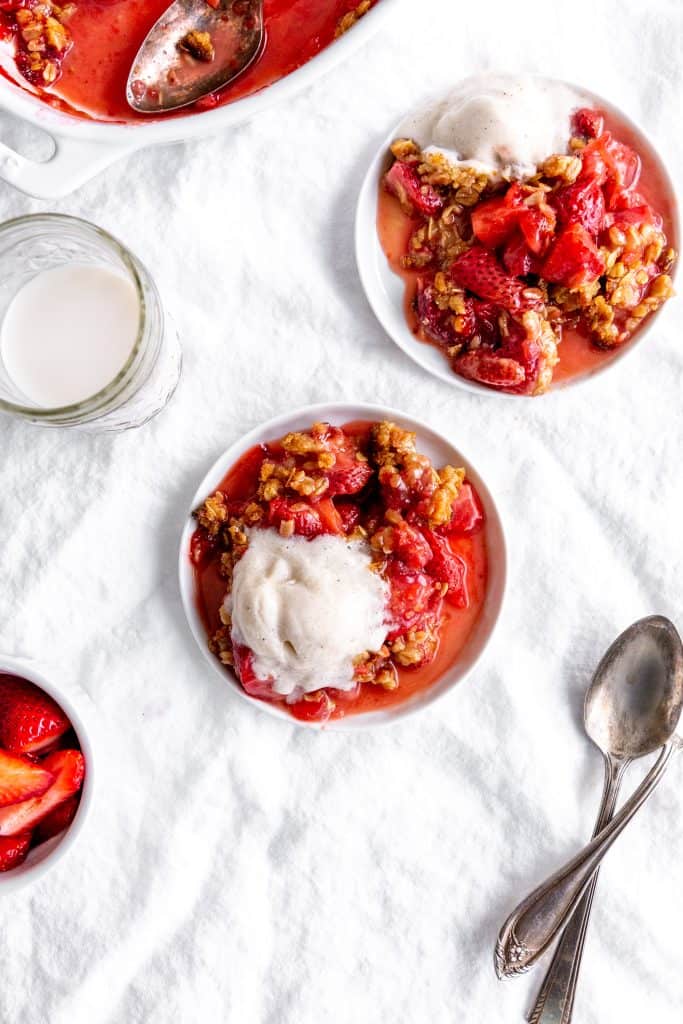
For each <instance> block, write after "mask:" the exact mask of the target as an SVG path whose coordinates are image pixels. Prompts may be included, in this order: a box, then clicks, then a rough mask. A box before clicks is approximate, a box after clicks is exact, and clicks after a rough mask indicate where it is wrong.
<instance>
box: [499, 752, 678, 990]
mask: <svg viewBox="0 0 683 1024" xmlns="http://www.w3.org/2000/svg"><path fill="white" fill-rule="evenodd" d="M677 747H678V744H677V742H676V740H675V739H674V740H671V741H669V742H668V743H667V744H665V746H664V747H663V748H662V752H661V754H660V755H659V758H658V759H657V762H656V764H655V765H654V766H653V767H652V768H651V769H650V771H649V772H648V774H647V776H646V777H645V778H644V779H643V781H642V782H641V784H640V786H638V788H637V789H636V791H635V793H634V794H633V796H631V798H630V799H629V800H627V802H626V803H625V804H624V806H623V807H622V808H621V810H620V811H619V813H618V814H616V815H615V816H614V818H612V821H611V822H610V824H609V825H608V826H607V827H606V828H605V829H603V831H602V832H601V833H600V835H598V836H596V838H595V839H593V840H591V842H590V843H588V845H587V846H585V847H584V848H583V850H581V852H580V853H578V854H577V856H576V857H574V858H573V859H572V860H570V861H569V863H568V864H566V865H565V866H564V867H563V868H560V870H559V871H557V872H555V874H554V875H552V876H551V877H550V878H549V879H548V880H547V881H546V882H544V883H543V885H541V886H539V887H538V888H537V889H534V891H533V892H532V893H531V895H530V896H527V898H526V899H525V900H523V901H522V902H521V903H520V904H519V906H518V907H517V908H516V910H514V911H513V912H512V914H511V915H510V917H509V918H508V919H507V921H506V922H505V924H504V925H503V927H502V928H501V930H500V934H499V936H498V942H497V944H496V951H495V967H496V973H497V975H498V977H499V978H504V977H508V976H510V975H514V974H523V973H524V971H528V969H529V968H530V967H531V966H532V965H533V964H535V963H536V961H537V960H538V958H539V957H540V956H542V954H543V953H544V952H545V951H546V949H547V948H548V946H549V945H550V943H551V942H552V941H553V939H554V938H555V936H556V935H557V933H558V932H559V931H560V929H561V928H562V927H563V925H564V924H565V923H566V921H567V920H568V918H569V917H570V915H571V914H572V913H573V912H574V910H575V909H576V906H577V904H578V903H579V901H580V900H581V897H582V895H583V893H584V892H585V890H586V889H587V887H588V885H589V883H590V880H591V877H592V875H593V873H594V871H595V870H596V868H597V867H598V865H599V864H600V862H601V861H602V859H603V857H604V856H605V854H606V853H607V851H608V850H609V848H610V847H611V846H612V843H613V842H614V841H615V839H616V838H617V836H618V835H619V834H620V833H621V832H622V831H623V829H624V828H626V826H627V825H628V823H629V821H630V820H631V818H632V817H633V816H634V814H635V813H636V811H637V810H638V809H639V808H640V807H641V806H642V804H643V803H644V802H645V800H647V798H648V796H649V795H650V793H651V792H652V790H653V789H654V788H655V786H656V785H657V783H658V782H659V780H660V779H661V777H662V775H663V774H664V772H665V770H666V768H667V766H668V764H669V760H670V758H671V755H672V754H673V752H674V750H676V749H677Z"/></svg>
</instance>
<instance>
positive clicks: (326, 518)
mask: <svg viewBox="0 0 683 1024" xmlns="http://www.w3.org/2000/svg"><path fill="white" fill-rule="evenodd" d="M315 511H316V512H317V513H318V516H319V517H320V522H321V525H322V528H323V533H329V534H334V535H335V536H337V537H340V536H341V535H342V534H343V533H344V532H345V531H344V521H343V519H342V517H341V515H340V514H339V512H338V511H337V509H336V508H335V505H334V502H333V501H332V499H331V498H321V499H320V500H319V501H318V502H316V506H315Z"/></svg>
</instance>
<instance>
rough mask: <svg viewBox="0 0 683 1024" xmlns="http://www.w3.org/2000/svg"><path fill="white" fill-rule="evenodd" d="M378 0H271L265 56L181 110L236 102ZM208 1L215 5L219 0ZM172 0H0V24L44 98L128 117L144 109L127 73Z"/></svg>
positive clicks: (22, 76)
mask: <svg viewBox="0 0 683 1024" xmlns="http://www.w3.org/2000/svg"><path fill="white" fill-rule="evenodd" d="M233 2H234V3H235V4H239V3H240V2H241V0H233ZM378 2H379V0H361V2H359V0H265V5H264V24H265V30H266V44H265V47H264V49H263V52H262V53H261V55H260V57H259V58H258V59H257V60H256V61H255V62H254V63H253V64H252V65H250V67H249V68H248V69H247V70H246V71H245V72H244V74H242V75H240V76H239V77H238V78H237V79H236V80H235V81H234V82H232V83H230V84H229V85H228V86H227V87H226V88H225V89H222V90H220V92H217V93H213V94H211V95H210V96H207V97H205V98H204V99H202V100H199V101H198V102H197V103H196V104H194V105H193V106H191V107H188V108H186V109H185V110H184V111H182V112H181V114H182V113H185V114H188V113H192V112H195V111H198V110H207V109H211V108H212V107H215V106H220V105H221V104H223V103H231V102H233V101H234V100H237V99H241V98H242V97H244V96H249V95H250V94H251V93H254V92H258V91H259V90H260V89H264V88H265V87H266V86H268V85H271V84H272V83H273V82H276V81H277V80H278V79H280V78H284V77H285V76H286V75H288V74H290V72H292V71H295V70H296V69H297V68H298V67H301V65H302V64H305V63H306V62H307V61H309V60H310V59H311V58H312V57H314V56H315V55H316V54H317V53H319V52H320V51H321V50H323V49H324V48H325V47H326V46H328V45H329V44H330V43H331V42H332V41H333V40H334V39H335V38H336V37H337V36H339V35H341V34H342V33H343V32H345V31H346V30H347V29H349V28H351V27H352V26H353V25H354V24H355V23H356V21H358V19H359V18H361V17H362V16H363V15H364V14H365V13H366V12H367V11H368V10H369V9H370V8H371V7H373V6H374V5H375V4H376V3H378ZM207 3H209V4H210V5H211V6H212V7H216V6H217V0H207ZM168 6H169V0H66V2H65V3H61V2H60V3H54V2H53V0H0V32H1V33H2V35H3V36H4V39H5V42H6V43H7V44H9V46H10V47H11V50H12V54H13V58H14V63H15V64H16V69H17V72H18V74H19V80H21V81H23V82H24V83H28V84H29V85H30V86H31V87H32V88H33V89H34V90H35V91H36V92H37V93H38V95H40V97H41V98H42V99H44V100H45V101H46V102H48V103H50V104H51V105H53V106H57V107H59V108H61V109H64V110H66V111H68V112H69V113H71V114H80V115H82V116H88V117H94V118H99V119H106V120H117V121H121V120H125V121H128V120H133V119H135V118H137V117H140V116H144V115H139V114H137V113H136V112H135V111H133V110H132V109H131V107H129V105H128V103H127V102H126V81H127V78H128V73H129V71H130V69H131V66H132V64H133V60H134V58H135V55H136V54H137V52H138V49H139V48H140V46H141V44H142V42H143V40H144V38H145V36H146V35H147V33H148V32H149V30H150V29H151V28H152V26H153V25H154V23H155V22H156V21H157V19H158V18H159V17H160V16H161V15H162V14H163V12H164V11H165V10H166V8H167V7H168ZM188 59H192V58H191V57H190V56H188ZM13 77H14V78H15V79H16V76H14V75H13ZM167 116H168V115H167Z"/></svg>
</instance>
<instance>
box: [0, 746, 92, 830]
mask: <svg viewBox="0 0 683 1024" xmlns="http://www.w3.org/2000/svg"><path fill="white" fill-rule="evenodd" d="M42 764H43V767H44V768H45V769H46V771H48V772H50V773H51V774H52V775H53V776H54V777H55V778H54V782H53V783H52V785H51V786H50V788H49V789H48V790H47V791H46V792H45V793H43V795H42V796H38V797H34V798H33V799H32V800H25V801H24V802H23V803H20V804H14V805H13V806H12V807H3V808H2V809H0V836H13V835H16V834H17V833H18V832H24V831H26V830H27V829H32V828H34V827H35V826H36V825H37V824H38V822H39V821H42V820H43V818H44V817H46V815H48V814H49V813H50V812H51V811H53V810H54V808H55V807H57V805H58V804H61V803H62V802H63V801H64V800H68V799H69V797H71V796H73V795H74V793H78V791H79V790H80V788H81V786H82V785H83V779H84V778H85V759H84V757H83V754H82V753H81V752H80V750H57V751H55V753H54V754H49V755H48V756H47V757H46V758H45V760H44V761H43V762H42Z"/></svg>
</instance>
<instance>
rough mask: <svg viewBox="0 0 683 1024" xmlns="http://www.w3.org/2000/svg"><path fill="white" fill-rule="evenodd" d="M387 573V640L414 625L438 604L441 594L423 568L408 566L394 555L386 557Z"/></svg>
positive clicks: (394, 637)
mask: <svg viewBox="0 0 683 1024" xmlns="http://www.w3.org/2000/svg"><path fill="white" fill-rule="evenodd" d="M387 576H388V578H389V582H390V585H391V596H390V600H389V611H390V616H391V621H392V624H393V626H392V629H391V631H390V632H389V634H388V636H387V641H388V642H391V641H392V640H395V639H396V638H397V637H399V636H401V635H402V634H403V633H405V632H407V631H408V630H409V629H415V628H416V627H417V626H418V624H419V623H420V622H421V621H422V620H423V619H424V617H425V615H427V614H429V613H431V612H433V611H434V609H435V608H438V607H439V602H440V600H441V598H440V596H439V595H438V594H437V593H436V591H435V589H434V581H433V580H432V579H430V577H429V576H428V575H427V574H426V572H424V571H420V570H412V569H408V568H406V567H405V566H404V565H403V563H402V562H399V561H397V560H396V559H394V558H391V559H389V564H388V566H387Z"/></svg>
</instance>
